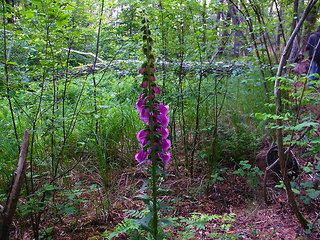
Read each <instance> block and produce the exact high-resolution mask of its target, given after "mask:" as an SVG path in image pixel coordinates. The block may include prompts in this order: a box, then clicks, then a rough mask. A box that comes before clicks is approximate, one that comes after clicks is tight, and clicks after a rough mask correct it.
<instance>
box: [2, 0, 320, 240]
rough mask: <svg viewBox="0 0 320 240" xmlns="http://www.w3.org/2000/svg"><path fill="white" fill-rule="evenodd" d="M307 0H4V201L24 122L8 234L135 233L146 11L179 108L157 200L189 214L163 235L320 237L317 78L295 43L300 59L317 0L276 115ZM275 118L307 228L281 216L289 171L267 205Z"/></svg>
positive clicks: (169, 92) (168, 95) (161, 81)
mask: <svg viewBox="0 0 320 240" xmlns="http://www.w3.org/2000/svg"><path fill="white" fill-rule="evenodd" d="M314 2H317V1H314ZM306 5H307V2H306V1H301V0H294V1H291V0H280V1H278V0H274V1H269V0H261V1H259V0H237V1H232V0H226V1H225V0H217V1H196V0H179V1H172V0H163V1H161V0H159V1H152V0H150V1H133V0H123V1H107V0H102V1H97V0H23V1H17V0H6V1H4V0H2V1H1V15H2V21H1V30H0V31H1V44H0V52H1V56H2V57H1V59H2V61H1V63H0V65H1V66H0V67H1V72H0V74H1V80H0V97H1V101H0V106H1V107H0V132H1V135H0V180H1V181H0V204H1V205H3V206H5V204H6V199H7V195H8V193H9V191H10V186H11V183H12V181H13V180H12V178H13V175H14V172H15V170H16V167H17V161H18V157H19V152H20V146H21V143H22V138H23V133H24V131H25V129H26V128H29V130H30V145H29V151H28V156H27V161H28V168H27V170H26V177H25V181H24V185H23V187H22V190H21V196H20V199H19V202H18V206H17V210H16V214H15V217H14V221H13V227H12V231H11V234H10V236H11V238H12V239H32V238H34V239H75V238H78V239H89V238H91V239H103V238H108V234H110V233H112V232H117V231H118V232H119V234H114V235H119V239H127V238H126V237H125V236H126V235H124V234H123V233H121V229H120V228H119V226H118V228H117V227H116V228H115V226H116V224H117V223H119V222H121V221H122V220H123V219H124V218H125V217H135V216H136V217H137V216H139V215H141V213H142V215H143V210H142V209H143V203H142V202H141V200H140V199H135V198H134V197H133V196H135V195H136V191H137V190H138V189H139V188H140V187H141V186H142V183H143V181H144V180H145V179H146V173H145V171H144V167H143V166H138V167H137V162H136V160H135V159H134V155H135V154H136V153H137V152H138V151H139V144H138V141H137V139H136V134H137V131H139V129H141V127H142V122H141V121H140V119H139V114H138V112H137V110H136V108H135V104H136V102H137V99H138V97H139V94H140V92H141V87H140V84H141V75H139V74H138V69H139V67H140V65H141V63H142V61H143V60H144V59H143V53H142V41H141V40H140V39H141V31H140V28H141V16H142V15H141V11H142V10H144V11H145V13H146V15H147V17H148V19H149V20H150V28H151V33H152V38H153V41H154V44H153V51H154V54H155V57H156V62H155V65H156V71H157V72H156V81H157V84H158V85H159V86H160V88H161V91H162V94H161V101H162V102H163V103H164V104H166V105H169V106H170V112H169V116H170V124H169V131H170V136H169V138H170V139H171V141H172V147H171V150H170V151H171V156H172V157H171V160H170V162H169V163H168V165H167V166H166V167H165V171H167V172H168V173H169V176H168V179H164V180H163V182H162V183H161V184H163V185H166V186H169V187H172V189H174V191H173V192H174V193H171V192H169V193H168V194H167V195H165V196H163V198H164V199H165V200H167V201H168V203H169V205H171V207H172V209H171V210H170V211H169V213H168V214H167V216H170V217H171V218H174V217H176V220H174V221H176V222H178V221H179V224H180V225H179V224H178V223H177V224H178V229H177V228H174V227H168V232H171V237H169V238H168V239H220V238H221V239H295V238H296V239H299V238H300V239H303V237H305V236H306V237H307V238H306V239H312V237H313V236H317V231H318V230H319V223H318V222H319V219H318V217H319V216H318V214H319V197H318V196H319V193H320V191H319V188H318V181H319V179H320V178H319V175H318V172H319V170H320V163H319V157H320V156H319V150H320V145H319V143H320V137H319V117H320V115H319V110H318V107H317V104H318V101H319V89H318V88H317V87H314V88H308V81H307V78H306V77H305V76H301V75H297V74H293V73H292V71H291V69H292V68H293V67H294V66H295V65H294V64H295V63H296V62H297V59H298V58H299V54H300V60H301V54H302V55H303V54H304V56H305V58H307V54H305V53H304V52H305V47H306V43H307V39H308V37H309V35H310V34H311V33H312V32H314V31H315V29H316V27H317V26H318V25H319V24H320V23H319V21H318V19H319V3H316V4H315V6H314V7H313V8H312V9H311V12H310V13H309V14H308V16H307V18H306V20H305V22H304V23H303V25H302V27H301V28H300V30H299V31H298V34H297V36H296V37H295V38H294V41H293V45H292V48H291V49H290V52H289V53H290V55H289V56H288V61H287V64H286V66H285V67H284V72H283V74H282V75H281V83H282V86H281V87H280V88H279V89H281V91H282V95H281V96H282V104H283V106H282V107H283V108H282V112H281V113H280V114H276V102H275V96H274V94H273V91H274V85H275V81H276V79H277V78H275V76H276V73H277V69H278V66H279V63H280V59H281V57H282V56H283V50H284V48H285V46H286V45H287V42H288V40H289V38H290V36H291V34H292V32H293V29H294V28H295V27H296V25H297V22H298V21H299V19H300V18H301V16H302V13H303V11H304V9H305V8H306ZM278 77H279V76H278ZM278 79H279V78H278ZM276 119H281V120H282V121H283V122H284V125H283V126H280V127H281V131H282V134H283V136H284V141H283V142H284V144H285V146H287V147H288V146H291V148H292V149H293V151H294V152H295V154H296V156H297V158H298V159H299V161H300V164H301V166H302V173H301V174H300V175H299V177H298V178H297V179H295V181H292V183H291V185H292V188H293V189H294V193H295V197H296V200H297V201H298V203H299V207H300V208H301V209H302V211H303V213H304V214H306V216H307V218H308V220H309V221H310V222H311V223H312V224H311V225H309V226H308V229H307V230H306V231H304V230H303V229H302V228H301V227H300V226H299V224H298V223H296V225H294V227H292V228H290V227H288V226H287V225H281V224H282V223H287V222H291V223H292V222H294V221H296V220H292V219H294V217H293V213H292V212H291V210H289V207H288V203H287V200H286V197H285V191H284V190H283V189H284V185H283V184H281V182H280V183H278V185H277V186H278V187H275V186H274V185H275V184H270V183H268V190H269V191H271V192H272V194H271V195H272V199H271V206H273V208H269V206H268V205H264V203H263V198H262V190H261V189H262V173H263V172H262V171H264V169H265V155H266V152H267V150H268V149H269V148H270V147H271V146H272V145H276V144H277V142H276V139H277V138H276V129H279V126H277V124H276V123H275V120H276ZM283 194H284V195H283ZM279 204H280V205H279ZM279 206H280V207H279ZM232 209H238V210H239V211H240V209H241V210H242V212H241V213H240V212H239V211H233V210H232ZM263 209H264V210H263ZM265 209H268V210H265ZM283 209H285V210H283ZM123 210H125V211H123ZM244 211H245V212H246V214H245V215H242V214H243V213H244ZM261 211H263V213H262V212H261ZM269 211H270V212H269ZM279 211H280V212H281V214H279V215H281V216H282V219H283V218H285V219H286V220H283V221H280V223H279V222H277V221H278V220H275V218H271V217H270V216H274V215H273V214H275V213H277V214H278V213H279ZM194 212H197V213H196V214H193V213H194ZM267 212H268V213H267ZM257 213H261V214H260V215H259V216H257V215H255V214H257ZM192 214H193V215H192ZM210 214H211V215H210ZM212 214H215V216H217V217H216V218H212V216H213V215H212ZM224 214H227V215H224ZM283 215H285V217H283ZM210 216H211V217H210ZM245 216H251V217H252V218H250V217H245ZM179 217H180V218H179ZM242 217H243V218H245V220H243V219H242V220H243V221H242V222H241V221H240V219H241V218H242ZM254 218H256V219H261V223H262V222H264V221H265V222H266V223H267V224H269V225H268V226H266V225H263V226H262V227H261V228H260V227H259V226H256V224H254V223H252V222H250V219H251V220H252V219H254ZM177 219H180V220H177ZM201 219H202V220H201ZM217 219H218V220H217ZM288 219H289V220H288ZM234 221H235V223H234V224H235V225H232V224H233V222H234ZM237 223H238V225H237ZM273 224H275V225H273ZM133 225H134V224H133V223H132V222H130V221H127V222H124V223H123V225H122V227H127V229H129V230H130V229H131V230H132V229H133V231H135V232H137V231H138V230H137V229H135V227H133ZM270 225H271V226H273V227H271V228H270ZM277 225H278V226H283V228H279V229H277V228H276V226H277ZM130 227H131V228H130ZM119 229H120V230H119ZM124 229H125V228H124ZM241 229H243V230H241ZM270 229H273V230H270ZM288 229H289V232H285V231H288ZM129 230H128V231H129ZM121 234H123V235H121ZM139 234H141V236H143V234H142V233H140V232H139ZM183 234H186V235H183ZM188 234H189V235H188ZM210 234H211V235H210ZM212 234H216V235H212ZM308 234H309V235H308ZM312 234H313V235H312ZM120 236H122V237H123V238H120ZM286 237H288V238H286ZM110 239H111V238H110ZM115 239H116V238H115ZM136 239H140V238H136ZM141 239H142V238H141Z"/></svg>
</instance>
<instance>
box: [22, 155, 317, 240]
mask: <svg viewBox="0 0 320 240" xmlns="http://www.w3.org/2000/svg"><path fill="white" fill-rule="evenodd" d="M266 152H267V149H263V150H261V151H260V153H259V155H258V157H257V165H259V164H260V166H259V167H260V168H262V169H261V170H263V168H264V167H265V166H263V165H265V164H264V162H265V154H266ZM166 167H167V168H168V169H167V170H166V171H167V172H168V173H169V177H168V178H167V179H165V180H164V181H163V182H162V185H164V186H167V187H169V188H170V189H171V190H172V192H170V193H169V195H167V196H165V197H163V198H164V199H163V200H165V201H166V202H169V199H171V200H173V199H175V200H176V201H171V202H170V203H169V204H171V206H172V212H171V213H170V214H169V215H170V216H171V217H172V216H176V217H179V216H183V217H185V218H190V216H191V214H192V213H194V212H198V213H202V214H207V215H223V214H225V213H227V214H234V216H233V217H232V218H233V220H232V221H230V222H221V221H219V220H217V221H216V220H212V221H210V222H209V223H208V224H207V225H206V227H205V229H196V228H194V229H193V230H194V232H195V236H194V237H192V238H186V239H287V240H292V239H305V240H312V239H320V235H319V233H316V232H313V233H311V234H306V233H305V232H304V230H303V228H302V227H301V225H300V224H299V222H298V220H297V219H296V217H295V216H294V214H293V212H292V211H291V210H290V207H289V205H288V201H287V197H286V193H285V191H284V190H283V189H279V188H276V187H275V184H276V183H275V182H272V181H271V182H269V183H268V192H269V197H271V203H270V204H268V205H267V204H265V203H264V200H263V193H262V187H261V186H262V177H260V179H259V184H258V186H257V187H255V188H253V187H252V186H251V185H249V184H247V183H246V178H245V177H241V176H240V175H239V174H233V173H232V172H233V171H234V170H235V169H233V170H228V171H225V172H223V173H221V176H222V177H223V180H222V181H218V182H216V184H215V185H214V186H212V187H209V188H204V187H203V186H204V183H205V182H204V181H205V173H203V172H200V171H196V172H195V174H194V176H193V177H192V178H190V177H188V176H187V175H186V174H185V173H186V171H184V169H183V168H182V167H181V168H180V169H179V175H180V176H179V177H178V176H177V175H176V174H175V171H174V168H173V166H172V165H170V164H169V166H166ZM81 169H83V168H79V169H78V171H76V170H74V172H73V173H72V179H73V181H74V183H76V182H78V183H81V185H83V186H82V187H83V188H87V189H88V191H83V192H81V193H80V194H79V195H77V199H82V201H81V203H80V204H81V206H80V208H81V209H82V210H81V211H80V212H79V213H78V214H73V215H68V216H66V217H64V218H63V219H61V220H60V221H59V222H55V223H49V222H48V226H53V227H52V232H51V234H50V235H51V236H53V238H52V239H66V240H67V239H91V240H94V239H103V237H102V236H103V233H104V232H105V231H106V230H109V231H112V229H113V228H114V227H115V226H116V224H117V223H119V222H121V221H122V220H123V219H124V217H126V215H127V214H126V213H125V212H124V210H142V209H144V208H145V206H144V205H143V203H142V201H141V199H137V198H134V196H136V195H137V190H138V189H139V188H140V187H141V186H142V184H143V183H144V182H145V181H146V180H147V175H146V171H145V169H144V168H143V167H137V168H134V169H133V172H132V173H131V171H130V169H125V170H122V171H121V172H118V173H116V174H114V176H113V177H114V183H115V185H114V186H113V187H112V188H113V191H112V193H111V192H110V194H109V196H108V200H107V201H106V200H104V201H101V198H100V196H101V195H100V196H98V195H99V194H102V190H101V189H100V190H99V191H98V192H99V193H98V192H97V191H95V193H96V195H94V194H92V191H91V193H89V192H90V187H89V186H90V185H92V184H98V185H101V181H102V179H101V177H100V176H99V174H98V173H95V172H92V173H91V174H83V172H81V171H83V170H81ZM199 169H200V168H199ZM196 170H197V169H196ZM300 177H305V176H300ZM300 177H299V178H300ZM299 178H298V179H299ZM97 193H98V194H97ZM105 198H106V196H105ZM83 200H87V202H84V201H83ZM298 201H299V199H298ZM101 202H104V206H103V205H102V203H101ZM106 204H109V209H112V210H111V211H112V214H109V215H105V218H103V217H102V214H101V210H102V209H105V210H106ZM299 204H300V209H301V210H302V212H303V214H304V215H305V216H306V218H307V219H308V220H309V221H310V222H311V223H314V224H315V226H316V227H319V224H318V223H317V220H318V218H319V211H320V199H319V198H318V199H315V200H314V201H312V204H309V205H306V204H304V203H303V202H302V201H299ZM104 213H105V214H107V212H106V211H105V212H104ZM44 222H45V221H44ZM229 224H230V225H229ZM48 226H43V227H44V228H45V227H48ZM223 227H225V229H224V230H223V229H222V228H223ZM173 231H174V230H173ZM182 231H184V230H183V229H182ZM212 232H217V233H220V234H221V235H220V236H223V235H224V236H225V237H224V238H222V237H220V238H219V237H216V238H212V237H208V236H207V235H208V234H210V233H212ZM30 234H31V232H30ZM25 236H26V238H24V239H29V238H28V237H27V235H25ZM29 236H30V235H29ZM172 236H173V237H172V238H171V239H173V240H174V239H181V238H179V233H177V232H172ZM236 236H237V237H236ZM44 239H46V238H44ZM114 239H129V238H128V237H127V235H125V234H120V235H119V236H118V237H116V238H114Z"/></svg>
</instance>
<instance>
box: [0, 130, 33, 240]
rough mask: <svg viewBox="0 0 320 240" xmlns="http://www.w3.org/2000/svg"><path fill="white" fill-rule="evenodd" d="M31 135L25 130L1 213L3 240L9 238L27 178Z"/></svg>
mask: <svg viewBox="0 0 320 240" xmlns="http://www.w3.org/2000/svg"><path fill="white" fill-rule="evenodd" d="M29 136H30V132H29V129H27V130H26V131H25V132H24V136H23V142H22V146H21V151H20V155H19V161H18V166H17V170H16V172H15V176H14V181H13V185H12V189H11V191H10V193H9V196H8V198H7V202H6V205H5V207H4V210H3V213H2V214H1V215H0V239H1V240H7V239H9V232H10V226H11V223H12V220H13V215H14V213H15V211H16V207H17V203H18V200H19V195H20V190H21V187H22V184H23V179H24V178H25V175H26V168H27V165H28V164H27V162H26V158H27V154H28V148H29Z"/></svg>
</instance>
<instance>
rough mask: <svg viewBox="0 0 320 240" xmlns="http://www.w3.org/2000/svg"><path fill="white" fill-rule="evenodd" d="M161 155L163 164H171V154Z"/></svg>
mask: <svg viewBox="0 0 320 240" xmlns="http://www.w3.org/2000/svg"><path fill="white" fill-rule="evenodd" d="M159 155H160V158H161V160H162V162H163V164H164V165H166V164H167V162H169V160H170V157H171V154H170V153H164V154H162V153H160V154H159Z"/></svg>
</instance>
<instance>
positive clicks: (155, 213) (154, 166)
mask: <svg viewBox="0 0 320 240" xmlns="http://www.w3.org/2000/svg"><path fill="white" fill-rule="evenodd" d="M144 19H145V24H146V35H147V51H146V58H147V62H148V66H147V68H148V71H147V74H148V94H149V96H148V97H149V103H150V132H151V134H150V137H151V139H150V140H151V161H152V175H151V177H152V197H153V200H152V202H153V221H152V224H153V237H154V239H157V235H158V207H157V206H158V202H157V198H158V196H157V182H158V181H157V180H158V179H157V162H156V156H155V152H156V149H155V147H154V142H155V139H154V118H153V112H154V107H153V104H154V99H153V97H152V95H153V94H152V88H151V83H152V81H151V74H150V64H151V60H150V46H151V44H150V42H149V26H148V20H147V18H146V16H145V17H144Z"/></svg>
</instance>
